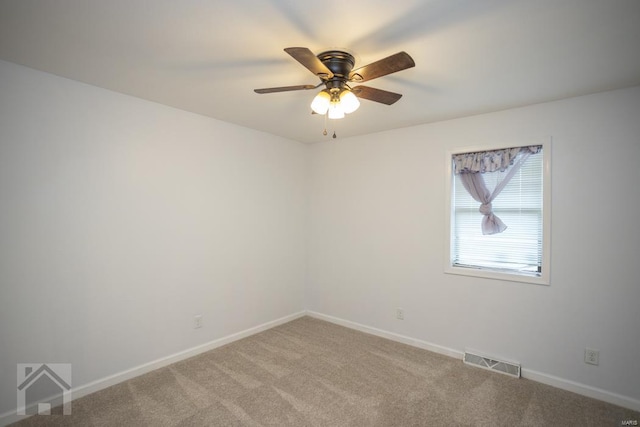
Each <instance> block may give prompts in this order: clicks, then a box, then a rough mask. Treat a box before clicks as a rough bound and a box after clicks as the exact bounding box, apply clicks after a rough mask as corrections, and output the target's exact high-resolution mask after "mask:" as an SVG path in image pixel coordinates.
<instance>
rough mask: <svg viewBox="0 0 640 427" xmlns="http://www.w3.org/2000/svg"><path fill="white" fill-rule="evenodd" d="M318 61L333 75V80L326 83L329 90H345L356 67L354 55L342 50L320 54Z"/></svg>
mask: <svg viewBox="0 0 640 427" xmlns="http://www.w3.org/2000/svg"><path fill="white" fill-rule="evenodd" d="M318 59H319V60H320V61H321V62H322V63H323V64H324V65H325V66H326V67H327V68H328V69H329V70H331V72H332V73H333V77H332V78H330V79H328V80H325V81H324V83H325V85H326V86H327V89H329V90H330V91H331V89H338V90H341V89H342V88H344V86H345V85H346V83H347V81H348V80H349V73H350V72H351V70H352V69H353V66H354V65H355V58H354V57H353V55H351V54H349V53H347V52H343V51H341V50H329V51H326V52H322V53H320V54H318ZM323 80H324V79H323Z"/></svg>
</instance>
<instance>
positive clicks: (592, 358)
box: [584, 348, 600, 365]
mask: <svg viewBox="0 0 640 427" xmlns="http://www.w3.org/2000/svg"><path fill="white" fill-rule="evenodd" d="M584 363H588V364H589V365H597V364H599V363H600V350H594V349H592V348H585V349H584Z"/></svg>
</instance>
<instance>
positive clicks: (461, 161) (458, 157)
mask: <svg viewBox="0 0 640 427" xmlns="http://www.w3.org/2000/svg"><path fill="white" fill-rule="evenodd" d="M540 150H542V145H532V146H529V147H514V148H504V149H501V150H492V151H478V152H475V153H460V154H454V155H453V163H454V171H455V174H456V175H458V174H461V173H477V172H480V173H485V172H495V171H501V172H504V171H505V170H507V169H508V168H509V166H511V165H513V162H514V161H515V160H516V158H517V157H518V154H520V153H530V154H536V153H537V152H539V151H540Z"/></svg>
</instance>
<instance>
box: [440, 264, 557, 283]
mask: <svg viewBox="0 0 640 427" xmlns="http://www.w3.org/2000/svg"><path fill="white" fill-rule="evenodd" d="M444 272H445V273H446V274H456V275H460V276H470V277H480V278H483V279H493V280H505V281H509V282H522V283H531V284H534V285H547V286H548V285H549V277H548V274H547V275H545V274H544V273H543V274H541V275H539V276H538V275H531V276H528V275H525V274H515V273H507V272H504V271H498V270H490V269H479V268H478V269H476V268H467V267H454V266H447V267H445V269H444Z"/></svg>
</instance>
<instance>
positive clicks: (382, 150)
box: [0, 61, 640, 414]
mask: <svg viewBox="0 0 640 427" xmlns="http://www.w3.org/2000/svg"><path fill="white" fill-rule="evenodd" d="M638 111H640V88H633V89H628V90H621V91H613V92H607V93H602V94H597V95H592V96H587V97H581V98H574V99H569V100H564V101H559V102H554V103H548V104H541V105H536V106H531V107H526V108H522V109H514V110H509V111H504V112H500V113H495V114H488V115H483V116H476V117H470V118H465V119H460V120H452V121H446V122H440V123H436V124H430V125H424V126H418V127H413V128H406V129H399V130H395V131H391V132H386V133H380V134H375V135H369V136H366V137H359V138H351V139H338V140H335V141H334V140H332V141H330V142H327V143H322V144H317V145H313V146H310V147H309V146H303V145H301V144H298V143H296V142H292V141H288V140H284V139H282V138H278V137H274V136H270V135H267V134H264V133H259V132H255V131H252V130H248V129H245V128H241V127H237V126H233V125H230V124H226V123H222V122H219V121H216V120H212V119H208V118H205V117H201V116H198V115H194V114H190V113H186V112H183V111H179V110H175V109H172V108H168V107H165V106H161V105H158V104H154V103H150V102H146V101H142V100H139V99H136V98H131V97H128V96H124V95H121V94H117V93H113V92H109V91H105V90H102V89H98V88H95V87H92V86H88V85H84V84H81V83H77V82H73V81H69V80H66V79H62V78H58V77H55V76H52V75H50V74H45V73H40V72H38V71H34V70H30V69H27V68H24V67H20V66H17V65H13V64H9V63H6V62H2V61H0V414H2V413H4V412H7V411H11V410H14V409H15V397H16V396H15V380H16V371H15V369H16V364H17V363H28V362H33V363H35V362H51V363H55V362H57V363H72V364H73V384H74V386H81V385H83V384H86V383H89V382H91V381H94V380H99V379H102V378H104V377H106V376H108V375H112V374H115V373H118V372H121V371H123V370H127V369H130V368H133V367H136V366H139V365H141V364H144V363H147V362H149V361H153V360H156V359H158V358H162V357H166V356H168V355H171V354H174V353H176V352H180V351H182V350H185V349H189V348H192V347H194V346H198V345H200V344H203V343H207V342H210V341H212V340H215V339H218V338H220V337H226V336H229V335H230V334H233V333H236V332H238V331H242V330H245V329H247V328H251V327H253V326H255V325H259V324H262V323H265V322H269V321H271V320H274V319H278V318H281V317H283V316H287V315H290V314H292V313H295V312H298V311H300V310H303V309H304V308H307V309H309V310H313V311H315V312H318V313H323V314H326V315H329V316H335V317H336V318H340V319H344V320H346V321H350V322H357V323H360V324H363V325H367V326H370V327H373V328H379V329H381V330H385V331H390V332H392V333H396V334H400V335H405V336H408V337H412V338H414V339H416V340H422V341H425V342H428V343H433V344H436V345H439V346H443V347H446V348H448V349H452V350H454V351H463V350H464V349H465V348H472V349H476V350H480V351H484V352H487V353H490V354H495V355H499V356H502V357H505V358H508V359H512V360H516V361H519V362H521V363H522V365H523V368H524V369H525V370H528V372H537V373H540V374H541V375H543V376H544V375H546V376H549V377H550V378H552V377H553V376H556V377H558V378H559V379H560V380H561V381H564V382H571V381H574V382H577V383H580V384H583V385H585V386H586V387H593V388H596V389H601V390H602V391H604V392H606V393H610V394H612V395H614V394H619V395H621V396H622V397H623V398H624V399H627V400H629V401H633V402H635V404H637V403H639V402H640V389H639V388H638V386H637V385H638V384H640V364H638V363H637V356H638V354H640V339H639V338H638V337H639V335H638V333H637V330H638V329H640V310H638V301H640V280H639V279H638V277H637V273H636V271H637V266H636V264H637V263H638V260H639V259H638V254H640V226H638V218H640V191H639V190H638V183H640V168H639V167H638V165H637V162H638V160H637V159H638V158H640V121H639V120H638ZM547 135H550V136H552V137H553V156H552V162H553V171H552V180H553V183H552V184H553V185H552V190H553V194H552V199H553V206H552V272H551V286H548V287H547V286H537V285H527V284H521V283H511V282H504V281H493V280H487V279H474V278H469V277H462V276H451V275H445V274H444V273H443V264H444V239H445V236H446V231H445V230H444V218H445V206H444V199H445V197H444V188H445V179H446V176H445V163H444V156H445V152H446V151H447V150H449V149H452V148H456V147H459V146H468V145H477V144H482V143H493V142H504V141H509V142H510V141H513V142H514V143H518V142H519V141H520V140H521V139H523V138H524V139H527V138H535V137H540V136H547ZM595 173H597V174H599V177H598V178H597V179H594V180H590V179H589V178H588V176H589V175H590V174H595ZM622 197H626V198H627V199H626V200H625V201H624V202H622V201H621V199H622ZM307 239H308V241H307ZM305 273H306V287H305V286H304V283H305ZM305 294H306V302H305V301H304V298H305V296H304V295H305ZM305 304H306V305H305ZM396 307H402V308H404V310H405V320H404V321H398V320H396V319H395V308H396ZM196 314H203V315H204V322H205V327H204V328H202V329H198V330H194V329H193V316H194V315H196ZM587 346H589V347H594V348H597V349H599V350H600V358H601V360H600V366H597V367H594V366H589V365H585V364H584V363H583V362H582V359H583V351H584V348H585V347H587Z"/></svg>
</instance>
